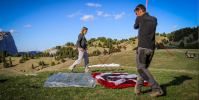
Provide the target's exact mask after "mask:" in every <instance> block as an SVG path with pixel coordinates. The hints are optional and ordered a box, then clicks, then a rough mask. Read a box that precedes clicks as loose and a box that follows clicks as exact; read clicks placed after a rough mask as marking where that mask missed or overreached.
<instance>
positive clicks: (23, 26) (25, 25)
mask: <svg viewBox="0 0 199 100" xmlns="http://www.w3.org/2000/svg"><path fill="white" fill-rule="evenodd" d="M23 27H32V26H31V25H30V24H28V25H24V26H23Z"/></svg>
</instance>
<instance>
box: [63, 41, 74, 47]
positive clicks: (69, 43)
mask: <svg viewBox="0 0 199 100" xmlns="http://www.w3.org/2000/svg"><path fill="white" fill-rule="evenodd" d="M65 45H66V46H74V43H73V42H67V43H66V44H65Z"/></svg>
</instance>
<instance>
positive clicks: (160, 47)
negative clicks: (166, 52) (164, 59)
mask: <svg viewBox="0 0 199 100" xmlns="http://www.w3.org/2000/svg"><path fill="white" fill-rule="evenodd" d="M159 44H160V45H161V46H160V45H159ZM159 44H158V43H157V44H156V45H155V47H156V48H157V49H164V48H165V47H164V45H163V43H159ZM162 46H163V47H164V48H162Z"/></svg>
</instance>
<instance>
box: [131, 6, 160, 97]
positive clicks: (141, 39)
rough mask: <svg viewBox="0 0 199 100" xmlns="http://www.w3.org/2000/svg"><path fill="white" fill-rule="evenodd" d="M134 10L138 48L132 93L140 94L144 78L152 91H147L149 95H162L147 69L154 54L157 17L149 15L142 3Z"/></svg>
mask: <svg viewBox="0 0 199 100" xmlns="http://www.w3.org/2000/svg"><path fill="white" fill-rule="evenodd" d="M134 12H135V14H136V17H137V18H136V21H135V24H134V29H139V30H138V50H137V51H136V66H137V70H138V73H139V75H138V77H137V82H136V86H135V91H134V94H135V95H141V94H142V92H141V89H142V86H143V83H144V80H146V81H147V82H148V84H149V85H150V86H151V88H152V92H151V93H149V96H152V97H157V96H160V95H162V94H163V91H162V89H161V87H160V86H159V85H158V83H157V82H156V81H155V80H154V78H153V76H152V75H151V73H150V72H149V70H148V67H149V65H150V62H151V60H152V58H153V55H154V49H155V31H156V26H157V18H155V17H153V16H150V15H149V13H147V12H146V8H145V6H144V5H143V4H139V5H138V6H137V7H136V8H135V10H134Z"/></svg>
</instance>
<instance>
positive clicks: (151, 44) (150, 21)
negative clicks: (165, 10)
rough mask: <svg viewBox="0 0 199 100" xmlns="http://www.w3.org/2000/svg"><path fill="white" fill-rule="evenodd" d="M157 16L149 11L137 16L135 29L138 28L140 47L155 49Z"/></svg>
mask: <svg viewBox="0 0 199 100" xmlns="http://www.w3.org/2000/svg"><path fill="white" fill-rule="evenodd" d="M156 26H157V18H155V17H153V16H150V15H149V14H148V13H145V14H143V15H142V16H138V17H137V18H136V21H135V24H134V29H138V28H139V31H138V47H143V48H149V49H152V50H154V49H155V31H156Z"/></svg>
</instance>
